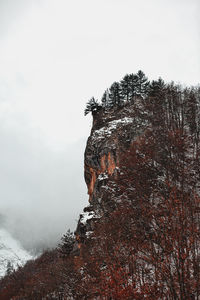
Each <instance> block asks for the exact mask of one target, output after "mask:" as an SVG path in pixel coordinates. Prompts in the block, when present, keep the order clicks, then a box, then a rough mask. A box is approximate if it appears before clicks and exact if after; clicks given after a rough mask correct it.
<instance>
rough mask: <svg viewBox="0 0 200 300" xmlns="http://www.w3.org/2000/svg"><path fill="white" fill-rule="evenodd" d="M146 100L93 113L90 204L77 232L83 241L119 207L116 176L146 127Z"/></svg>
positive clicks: (88, 150)
mask: <svg viewBox="0 0 200 300" xmlns="http://www.w3.org/2000/svg"><path fill="white" fill-rule="evenodd" d="M141 109H142V101H141V99H138V101H135V102H134V104H131V105H130V104H128V105H125V106H123V107H121V108H119V107H118V108H113V109H109V110H108V111H106V110H103V109H102V110H99V111H98V112H96V113H94V114H93V126H92V129H91V133H90V136H89V138H88V140H87V146H86V150H85V170H84V171H85V172H84V173H85V182H86V184H87V188H88V195H89V206H88V207H86V208H85V209H84V213H83V214H81V216H80V219H79V222H78V226H77V230H76V236H77V240H78V241H79V242H80V243H81V242H84V239H85V238H86V236H87V235H89V233H90V232H91V231H92V230H93V225H94V222H95V221H96V220H97V219H99V218H101V216H102V215H103V214H108V213H109V212H110V211H111V210H113V209H114V207H115V201H116V199H117V197H116V195H117V186H116V183H115V181H116V178H117V177H118V174H119V172H120V169H119V164H120V157H121V154H122V153H124V152H125V151H126V150H127V149H129V147H130V145H131V143H132V142H133V141H134V140H135V139H136V138H137V137H138V136H139V135H141V132H143V131H144V128H145V127H146V122H145V121H144V120H143V118H142V115H141V113H140V111H141ZM113 199H115V200H114V201H113Z"/></svg>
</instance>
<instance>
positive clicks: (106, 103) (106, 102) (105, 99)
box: [101, 89, 110, 108]
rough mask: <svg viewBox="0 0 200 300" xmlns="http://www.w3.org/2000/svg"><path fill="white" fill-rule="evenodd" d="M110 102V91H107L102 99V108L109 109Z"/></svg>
mask: <svg viewBox="0 0 200 300" xmlns="http://www.w3.org/2000/svg"><path fill="white" fill-rule="evenodd" d="M109 101H110V97H109V90H108V89H106V90H105V92H104V93H103V96H102V98H101V104H102V107H104V108H106V107H108V106H109Z"/></svg>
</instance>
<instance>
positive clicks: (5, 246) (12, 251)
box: [0, 229, 32, 277]
mask: <svg viewBox="0 0 200 300" xmlns="http://www.w3.org/2000/svg"><path fill="white" fill-rule="evenodd" d="M31 258H32V256H31V255H30V254H29V253H28V252H27V251H26V250H25V249H23V248H22V246H21V245H20V243H19V242H18V241H16V240H15V239H14V238H13V237H12V236H11V235H10V234H9V232H8V231H6V230H5V229H0V277H2V276H4V275H5V274H6V271H7V268H10V269H12V268H13V269H16V268H17V267H18V266H23V265H24V264H25V263H26V261H27V260H30V259H31Z"/></svg>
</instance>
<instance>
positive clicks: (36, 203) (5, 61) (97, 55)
mask: <svg viewBox="0 0 200 300" xmlns="http://www.w3.org/2000/svg"><path fill="white" fill-rule="evenodd" d="M199 11H200V4H199V0H168V1H166V0H140V1H138V0H84V1H83V0H73V1H72V0H35V1H34V0H17V1H16V0H0V125H1V127H0V143H1V149H0V155H1V158H0V166H1V168H0V179H1V183H2V188H1V189H0V190H1V192H0V198H1V203H0V211H2V213H3V214H7V215H9V216H12V219H11V218H10V217H9V218H8V221H7V223H8V224H9V226H11V231H13V232H14V233H15V234H17V235H18V236H20V238H21V235H22V233H23V230H24V227H26V230H27V231H29V230H30V231H31V232H32V234H33V235H35V236H36V237H35V239H36V240H37V236H38V232H41V231H44V232H45V230H46V231H47V230H48V228H49V223H50V221H51V219H54V223H56V224H57V227H56V229H55V236H56V235H57V236H58V233H59V232H61V233H62V232H63V231H64V230H65V228H66V229H67V228H68V227H71V228H72V227H73V228H74V226H75V225H74V224H75V218H77V216H78V213H80V212H81V209H82V207H83V206H85V205H86V203H87V195H86V189H85V184H84V182H83V152H84V148H85V143H86V138H87V136H88V135H89V131H90V127H91V118H90V117H84V116H83V110H84V107H85V103H86V101H87V100H88V99H89V98H90V97H91V96H95V97H96V96H97V97H100V96H101V95H102V93H103V91H104V90H105V89H106V88H107V87H109V86H110V84H111V83H112V82H113V81H117V80H120V79H121V78H122V77H123V76H124V75H125V74H126V73H132V72H133V73H134V72H137V71H138V70H139V69H142V70H143V71H144V72H145V73H146V75H147V76H148V77H149V78H150V79H156V78H158V77H159V76H161V77H163V79H165V80H166V81H170V80H174V81H178V82H181V83H183V84H189V85H190V84H192V85H193V84H194V85H195V84H198V83H199V78H200V55H199V53H200V40H199V39H200V38H199V37H200V32H199V31H200V26H199V25H200V24H199V19H200V18H199ZM72 162H73V164H72ZM75 182H76V183H75ZM65 211H66V215H65ZM15 219H16V220H17V221H16V220H15ZM19 219H20V220H25V219H26V223H25V224H24V222H22V221H20V222H21V223H20V222H18V220H19ZM35 219H37V220H39V221H38V222H35V221H33V220H35ZM15 221H16V222H17V224H19V223H20V224H21V225H20V226H19V225H17V226H16V222H15ZM41 222H43V223H44V224H45V226H44V230H41V226H39V225H40V224H41ZM13 224H14V225H13ZM50 226H51V225H50ZM49 231H51V229H49ZM20 234H21V235H20ZM43 235H44V233H43V232H42V233H41V235H40V238H43ZM50 238H51V237H50Z"/></svg>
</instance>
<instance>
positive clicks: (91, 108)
mask: <svg viewBox="0 0 200 300" xmlns="http://www.w3.org/2000/svg"><path fill="white" fill-rule="evenodd" d="M124 106H126V107H127V108H129V107H130V112H131V113H132V114H133V115H134V119H133V123H134V122H136V123H137V124H138V126H141V127H142V128H143V131H142V134H141V135H140V136H138V137H137V138H136V139H135V140H133V141H132V143H131V146H130V147H129V148H128V149H127V150H126V151H125V152H123V153H121V155H120V162H119V166H118V167H119V172H118V175H117V176H115V177H113V178H112V180H111V181H108V183H107V184H108V187H109V185H110V186H113V185H114V186H117V188H116V190H114V191H113V193H110V192H109V189H108V190H107V192H105V195H104V196H105V197H107V205H108V206H110V207H112V209H111V211H109V214H106V213H105V214H104V216H102V217H101V218H100V219H98V220H97V221H96V222H95V225H94V230H93V232H90V234H89V235H88V236H87V239H86V240H85V241H84V242H83V243H82V244H81V246H80V249H79V251H78V252H77V251H75V250H74V249H75V245H76V243H77V241H76V239H77V237H76V235H74V234H73V233H72V232H70V231H68V232H67V233H66V234H65V235H64V236H63V238H62V241H61V242H60V245H58V247H57V248H56V249H53V250H49V251H46V252H45V253H43V254H42V255H41V256H40V257H39V258H37V259H35V260H33V261H29V262H27V264H26V265H25V266H24V267H21V268H19V269H18V270H17V271H13V272H10V273H9V272H8V274H7V275H6V276H5V277H4V278H3V279H2V280H1V281H0V294H1V299H2V300H6V299H16V300H17V299H18V300H19V299H33V300H37V299H38V300H39V299H60V300H61V299H97V300H98V299H105V300H118V299H119V300H120V299H130V300H132V299H136V300H143V299H149V300H159V299H166V300H178V299H181V300H189V299H191V300H198V299H200V170H199V166H200V87H199V86H197V87H182V86H181V85H179V84H175V83H174V82H171V83H165V82H164V81H163V80H162V79H161V78H159V79H158V80H153V81H151V82H150V81H148V78H147V77H146V76H145V74H144V73H143V72H142V71H138V73H136V74H130V75H125V76H124V78H123V79H122V80H121V81H120V82H119V83H118V82H114V83H113V84H112V85H111V87H110V88H109V89H107V90H106V91H105V93H104V94H103V96H102V99H101V102H98V101H97V100H95V98H91V99H90V100H89V101H88V103H87V104H86V109H85V114H88V113H90V112H91V113H92V114H93V115H94V114H96V113H98V112H99V111H103V112H104V113H107V112H109V111H112V113H113V114H115V110H120V109H123V107H124ZM130 126H133V124H130Z"/></svg>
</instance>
